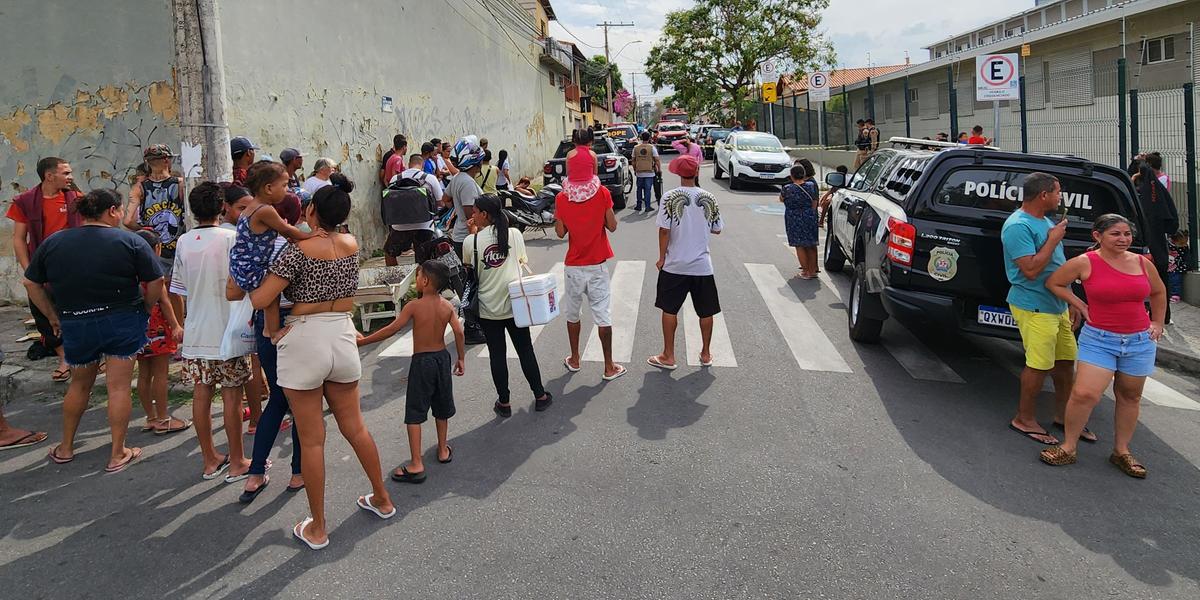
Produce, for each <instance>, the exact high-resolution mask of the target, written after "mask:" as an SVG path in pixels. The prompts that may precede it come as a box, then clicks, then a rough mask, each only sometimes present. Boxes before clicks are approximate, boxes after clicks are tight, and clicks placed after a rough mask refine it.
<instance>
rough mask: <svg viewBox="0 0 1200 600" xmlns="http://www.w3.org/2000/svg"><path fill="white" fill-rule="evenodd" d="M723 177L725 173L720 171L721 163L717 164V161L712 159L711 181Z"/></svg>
mask: <svg viewBox="0 0 1200 600" xmlns="http://www.w3.org/2000/svg"><path fill="white" fill-rule="evenodd" d="M724 175H725V172H724V171H722V170H721V163H719V162H717V160H716V159H715V158H714V159H713V179H720V178H721V177H723V176H724Z"/></svg>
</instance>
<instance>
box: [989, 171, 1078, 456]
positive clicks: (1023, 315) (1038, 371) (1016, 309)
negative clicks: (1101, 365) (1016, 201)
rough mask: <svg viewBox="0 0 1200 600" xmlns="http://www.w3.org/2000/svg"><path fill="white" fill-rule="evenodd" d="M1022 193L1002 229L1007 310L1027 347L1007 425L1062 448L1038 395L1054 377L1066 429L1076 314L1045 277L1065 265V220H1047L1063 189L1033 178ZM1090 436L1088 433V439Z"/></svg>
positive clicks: (1048, 178)
mask: <svg viewBox="0 0 1200 600" xmlns="http://www.w3.org/2000/svg"><path fill="white" fill-rule="evenodd" d="M1022 194H1023V199H1022V203H1021V208H1019V209H1017V210H1016V211H1015V212H1013V214H1012V215H1011V216H1009V217H1008V219H1007V220H1005V221H1004V227H1003V228H1002V229H1001V230H1000V239H1001V241H1002V242H1003V244H1004V269H1005V271H1006V272H1007V274H1008V282H1009V284H1010V285H1011V287H1010V288H1009V291H1008V307H1009V310H1011V311H1012V314H1013V319H1014V320H1016V322H1017V327H1018V328H1019V329H1020V331H1021V343H1022V344H1023V345H1024V346H1025V370H1024V371H1022V372H1021V399H1020V401H1019V403H1018V404H1017V416H1016V417H1014V418H1013V420H1012V421H1010V422H1009V424H1008V426H1009V428H1011V429H1012V430H1014V431H1016V432H1018V433H1020V434H1022V435H1025V436H1027V437H1028V438H1030V439H1032V440H1034V441H1036V442H1039V443H1042V444H1057V443H1058V439H1056V438H1055V437H1054V436H1052V435H1050V434H1049V433H1047V432H1046V430H1045V429H1044V428H1043V427H1042V426H1041V425H1040V424H1038V422H1037V395H1038V393H1039V392H1041V390H1042V385H1043V384H1044V383H1045V381H1046V375H1051V376H1052V377H1053V379H1054V395H1055V400H1056V406H1055V411H1054V415H1055V417H1054V418H1055V424H1057V425H1059V426H1060V427H1061V425H1062V423H1063V422H1064V412H1065V411H1066V407H1067V400H1068V399H1069V398H1070V397H1071V386H1072V384H1073V383H1074V380H1075V358H1076V355H1077V354H1078V349H1077V347H1076V345H1075V335H1074V331H1073V329H1074V327H1073V325H1074V324H1073V322H1072V321H1073V319H1072V316H1073V315H1071V314H1070V313H1069V312H1068V311H1067V305H1066V303H1065V302H1063V301H1062V300H1060V299H1059V298H1058V297H1056V296H1055V295H1054V294H1052V293H1050V290H1048V289H1046V278H1048V277H1050V274H1051V273H1053V272H1054V271H1055V270H1057V269H1058V268H1059V267H1061V266H1062V264H1063V263H1064V262H1066V255H1065V254H1064V253H1063V246H1062V239H1063V236H1065V235H1066V233H1067V222H1066V219H1063V220H1061V221H1059V222H1058V223H1055V222H1054V221H1052V220H1050V219H1049V218H1047V217H1046V215H1047V214H1051V213H1054V212H1056V211H1057V210H1058V206H1059V201H1060V197H1061V194H1062V187H1061V186H1060V185H1059V183H1058V179H1057V178H1056V177H1054V176H1053V175H1048V174H1046V173H1031V174H1029V176H1027V177H1026V178H1025V183H1024V188H1023V190H1022ZM1090 435H1092V434H1091V432H1090V431H1086V430H1085V433H1084V436H1085V437H1087V436H1090Z"/></svg>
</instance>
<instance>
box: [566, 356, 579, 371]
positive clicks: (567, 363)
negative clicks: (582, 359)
mask: <svg viewBox="0 0 1200 600" xmlns="http://www.w3.org/2000/svg"><path fill="white" fill-rule="evenodd" d="M563 366H564V367H566V368H567V370H568V371H570V372H572V373H578V372H579V371H580V370H582V369H583V367H572V366H571V361H570V360H568V359H566V358H564V359H563Z"/></svg>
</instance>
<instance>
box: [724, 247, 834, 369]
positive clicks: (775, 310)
mask: <svg viewBox="0 0 1200 600" xmlns="http://www.w3.org/2000/svg"><path fill="white" fill-rule="evenodd" d="M745 267H746V270H747V271H749V273H750V278H751V279H752V280H754V286H755V287H756V288H758V293H759V295H760V296H762V299H763V302H765V303H766V305H767V310H768V311H770V313H771V318H773V319H775V325H776V327H778V328H779V332H780V333H781V334H783V339H784V340H785V341H786V342H787V344H788V348H790V349H791V351H792V356H793V357H794V358H795V359H796V364H798V365H800V368H801V369H805V370H808V371H833V372H837V373H852V372H853V371H851V369H850V365H848V364H846V361H845V360H844V359H842V355H841V354H839V353H838V351H837V349H836V348H834V346H833V342H832V341H830V339H829V338H828V337H827V336H826V335H825V332H824V331H822V330H821V326H820V325H818V324H817V321H816V319H814V318H813V316H812V314H810V313H809V312H808V309H807V308H805V307H804V303H803V302H802V301H801V300H800V298H799V297H798V296H797V295H796V292H794V291H793V290H792V288H791V287H789V286H788V284H787V282H786V281H784V280H783V276H781V275H780V274H779V270H778V269H776V268H775V265H762V264H752V263H745Z"/></svg>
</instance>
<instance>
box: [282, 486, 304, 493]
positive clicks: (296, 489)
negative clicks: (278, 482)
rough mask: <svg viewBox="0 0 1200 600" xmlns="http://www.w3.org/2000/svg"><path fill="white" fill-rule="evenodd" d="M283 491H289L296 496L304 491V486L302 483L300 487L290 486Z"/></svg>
mask: <svg viewBox="0 0 1200 600" xmlns="http://www.w3.org/2000/svg"><path fill="white" fill-rule="evenodd" d="M283 489H285V490H287V491H288V492H291V493H293V494H295V493H296V492H298V491H300V490H302V489H304V484H303V483H302V484H300V485H298V486H296V487H292V486H290V485H289V486H287V487H285V488H283Z"/></svg>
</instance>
